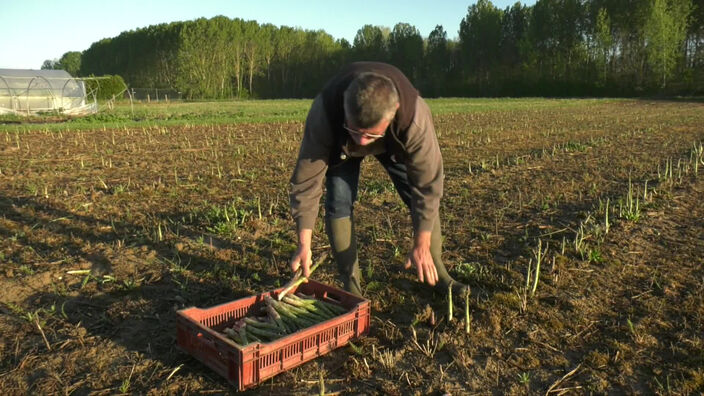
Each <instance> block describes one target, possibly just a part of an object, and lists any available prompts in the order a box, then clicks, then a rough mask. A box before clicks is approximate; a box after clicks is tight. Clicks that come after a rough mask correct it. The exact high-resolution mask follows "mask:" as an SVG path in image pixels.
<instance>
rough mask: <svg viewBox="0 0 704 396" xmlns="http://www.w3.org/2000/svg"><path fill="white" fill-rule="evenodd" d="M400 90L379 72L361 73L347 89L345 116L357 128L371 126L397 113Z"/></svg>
mask: <svg viewBox="0 0 704 396" xmlns="http://www.w3.org/2000/svg"><path fill="white" fill-rule="evenodd" d="M397 105H398V92H397V91H396V87H395V86H394V83H393V82H392V81H391V80H390V79H389V78H388V77H385V76H382V75H381V74H377V73H371V72H368V73H361V74H359V75H358V76H357V77H355V78H354V79H353V80H352V82H351V83H350V85H349V86H348V87H347V89H346V90H345V95H344V106H345V117H346V118H347V120H348V121H350V122H351V123H353V124H354V126H355V127H357V128H371V127H373V126H375V125H377V124H378V123H379V122H381V121H382V120H390V119H392V118H393V117H394V115H395V114H396V108H397Z"/></svg>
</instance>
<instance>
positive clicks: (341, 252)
mask: <svg viewBox="0 0 704 396" xmlns="http://www.w3.org/2000/svg"><path fill="white" fill-rule="evenodd" d="M325 231H326V232H327V234H328V238H329V240H330V246H331V247H332V252H333V257H334V258H335V262H336V263H337V269H338V271H339V272H340V279H341V280H342V283H343V284H344V287H345V290H347V291H348V292H350V293H352V294H354V295H357V296H360V297H362V286H361V283H362V272H361V271H360V270H359V260H358V259H357V238H356V235H355V233H354V223H353V221H352V218H351V217H341V218H337V219H329V218H327V217H326V218H325Z"/></svg>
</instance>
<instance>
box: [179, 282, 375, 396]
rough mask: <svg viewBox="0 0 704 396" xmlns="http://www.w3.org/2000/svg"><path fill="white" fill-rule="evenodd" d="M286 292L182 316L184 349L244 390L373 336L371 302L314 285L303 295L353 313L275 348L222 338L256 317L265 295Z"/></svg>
mask: <svg viewBox="0 0 704 396" xmlns="http://www.w3.org/2000/svg"><path fill="white" fill-rule="evenodd" d="M282 289H283V288H280V289H276V290H274V291H271V292H266V293H262V294H259V295H256V296H250V297H245V298H241V299H239V300H235V301H232V302H229V303H225V304H221V305H217V306H214V307H212V308H204V309H201V308H195V307H194V308H186V309H182V310H180V311H178V312H177V314H178V316H177V321H176V328H177V343H178V346H179V347H180V348H181V349H182V350H184V351H185V352H187V353H189V354H190V355H192V356H193V357H195V358H196V359H198V360H200V361H201V362H202V363H204V364H205V365H206V366H208V367H210V368H211V369H213V370H214V371H215V372H217V373H218V374H220V375H222V376H223V377H225V378H226V379H227V380H228V381H229V382H230V383H231V384H232V385H234V386H235V387H237V389H238V390H244V389H246V388H251V387H253V386H256V385H258V384H259V383H261V382H262V381H264V380H266V379H267V378H271V377H273V376H275V375H276V374H279V373H282V372H284V371H286V370H288V369H290V368H292V367H296V366H298V365H300V364H302V363H304V362H307V361H309V360H311V359H315V358H316V357H318V356H322V355H324V354H326V353H328V352H330V351H331V350H333V349H335V348H339V347H341V346H343V345H346V344H347V343H348V342H349V340H350V339H352V338H355V337H359V336H360V335H363V334H367V333H368V332H369V324H370V314H371V313H370V304H369V300H366V299H364V298H361V297H357V296H355V295H353V294H350V293H347V292H345V291H343V290H340V289H337V288H334V287H331V286H328V285H325V284H322V283H320V282H316V281H313V280H311V281H308V282H307V283H304V284H302V285H300V286H299V287H298V289H297V290H298V291H301V292H303V293H305V294H309V295H310V294H314V295H315V297H316V298H317V299H321V300H325V301H328V302H335V303H337V304H338V305H341V306H342V307H344V308H346V309H348V312H346V313H344V314H342V315H339V316H336V317H334V318H332V319H329V320H326V321H324V322H321V323H318V324H316V325H315V326H311V327H308V328H305V329H301V330H299V331H297V332H295V333H293V334H289V335H287V336H284V337H282V338H279V339H278V340H275V341H272V342H269V343H258V342H257V343H251V344H248V345H246V346H240V345H239V344H236V343H235V342H234V341H232V340H230V339H229V338H227V337H226V336H225V335H224V334H222V333H221V331H222V330H223V329H224V328H225V327H227V326H232V325H233V324H234V323H235V322H236V321H237V320H238V319H240V318H242V317H245V316H248V315H251V314H254V313H255V312H256V309H257V308H259V306H260V305H261V304H264V296H267V295H271V296H272V297H273V296H275V295H276V293H278V292H279V291H281V290H282ZM255 307H256V308H255Z"/></svg>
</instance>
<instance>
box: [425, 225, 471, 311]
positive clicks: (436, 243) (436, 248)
mask: <svg viewBox="0 0 704 396" xmlns="http://www.w3.org/2000/svg"><path fill="white" fill-rule="evenodd" d="M430 256H431V257H432V258H433V263H435V270H436V271H437V272H438V283H437V284H436V285H435V289H436V290H437V291H438V292H439V293H442V294H447V291H448V288H449V287H450V285H452V295H453V296H454V297H455V298H459V297H464V295H465V293H469V286H467V285H465V284H464V283H462V282H458V281H456V280H454V279H453V278H452V277H451V276H450V274H449V273H448V272H447V269H445V264H443V262H442V257H441V256H442V231H441V229H440V218H439V217H438V218H436V219H435V223H434V224H433V231H432V233H431V234H430Z"/></svg>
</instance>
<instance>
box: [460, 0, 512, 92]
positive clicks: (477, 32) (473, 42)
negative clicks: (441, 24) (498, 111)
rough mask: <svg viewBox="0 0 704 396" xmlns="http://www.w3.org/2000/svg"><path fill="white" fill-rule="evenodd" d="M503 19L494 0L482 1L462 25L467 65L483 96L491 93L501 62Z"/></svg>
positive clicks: (468, 11) (461, 39) (470, 10)
mask: <svg viewBox="0 0 704 396" xmlns="http://www.w3.org/2000/svg"><path fill="white" fill-rule="evenodd" d="M502 17H503V12H502V11H501V10H500V9H498V8H496V7H494V5H493V4H492V3H491V1H490V0H479V1H478V2H477V3H476V4H474V5H471V6H469V8H468V10H467V16H465V17H464V18H463V19H462V22H460V31H459V39H460V47H461V49H462V59H463V65H464V66H465V67H467V70H468V71H469V72H470V73H471V77H470V79H471V80H474V81H475V82H476V89H478V90H479V92H481V93H482V94H487V93H489V92H488V89H489V87H488V86H489V85H491V84H492V70H493V69H494V67H495V66H496V65H497V64H498V62H499V53H500V50H499V49H500V47H499V43H500V41H501V19H502Z"/></svg>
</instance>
